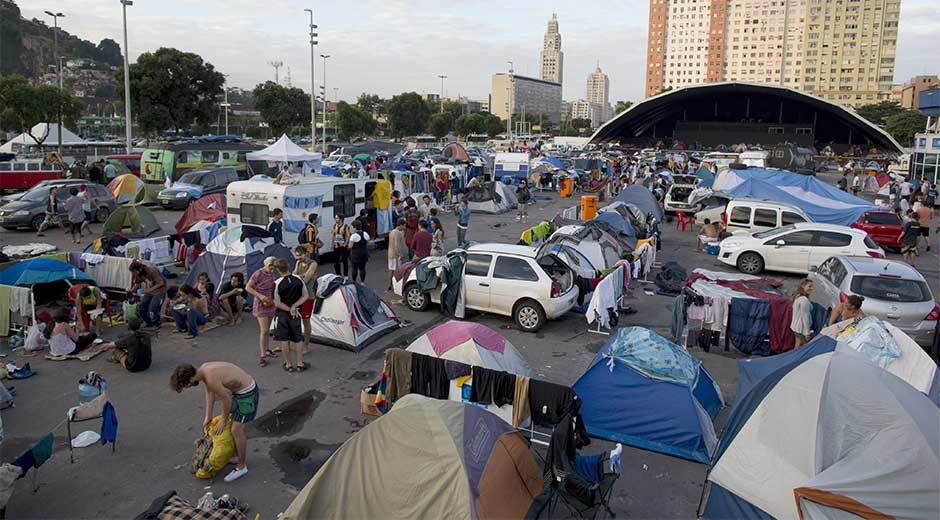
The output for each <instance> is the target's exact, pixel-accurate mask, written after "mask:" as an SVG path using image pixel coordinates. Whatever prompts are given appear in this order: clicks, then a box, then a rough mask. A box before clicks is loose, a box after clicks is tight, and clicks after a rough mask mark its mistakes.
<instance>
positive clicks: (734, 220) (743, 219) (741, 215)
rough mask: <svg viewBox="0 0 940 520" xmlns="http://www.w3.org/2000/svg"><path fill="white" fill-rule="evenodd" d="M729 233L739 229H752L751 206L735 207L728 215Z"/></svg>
mask: <svg viewBox="0 0 940 520" xmlns="http://www.w3.org/2000/svg"><path fill="white" fill-rule="evenodd" d="M727 227H728V232H729V233H733V232H734V231H735V230H737V229H751V208H750V207H749V206H734V207H732V208H731V214H730V215H728V226H727Z"/></svg>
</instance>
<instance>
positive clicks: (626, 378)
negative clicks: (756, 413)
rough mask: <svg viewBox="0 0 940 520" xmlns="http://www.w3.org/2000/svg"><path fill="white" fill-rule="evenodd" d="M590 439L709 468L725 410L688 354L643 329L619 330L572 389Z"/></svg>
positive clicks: (712, 383) (717, 393) (707, 377)
mask: <svg viewBox="0 0 940 520" xmlns="http://www.w3.org/2000/svg"><path fill="white" fill-rule="evenodd" d="M573 388H574V390H575V392H577V394H578V395H579V396H581V399H582V400H583V404H582V405H581V415H582V417H584V425H585V427H586V428H587V431H588V435H590V436H592V437H597V438H600V439H607V440H610V441H614V442H622V443H624V444H628V445H630V446H635V447H637V448H640V449H645V450H649V451H654V452H658V453H664V454H666V455H672V456H675V457H681V458H684V459H688V460H692V461H695V462H701V463H708V461H709V460H710V457H711V455H712V454H713V453H714V451H715V448H716V446H717V444H718V438H717V436H716V435H715V429H714V425H713V424H712V418H713V417H714V416H715V414H717V413H718V410H719V409H721V407H722V405H723V400H722V397H721V391H720V390H719V389H718V386H717V385H716V384H715V381H714V379H713V378H712V377H711V375H710V374H709V373H708V371H707V370H705V367H703V366H702V363H701V362H700V361H698V360H697V359H695V358H694V357H692V355H691V354H689V353H688V351H687V350H686V349H684V348H683V347H680V346H679V345H676V344H674V343H672V342H670V341H669V340H667V339H665V338H663V337H662V336H660V335H658V334H656V333H655V332H653V331H651V330H649V329H645V328H642V327H626V328H620V329H617V331H616V332H615V333H613V334H611V336H610V339H609V340H608V341H607V343H606V344H605V345H604V347H603V348H601V350H600V351H599V352H598V353H597V356H596V357H595V358H594V362H593V363H592V364H591V367H590V368H588V370H587V371H586V372H585V373H584V374H583V375H582V376H581V377H580V378H579V379H578V381H577V382H576V383H575V384H574V387H573Z"/></svg>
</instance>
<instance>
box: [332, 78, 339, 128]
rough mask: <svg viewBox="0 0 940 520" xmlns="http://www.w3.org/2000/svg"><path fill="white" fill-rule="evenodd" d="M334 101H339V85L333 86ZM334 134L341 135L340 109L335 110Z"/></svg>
mask: <svg viewBox="0 0 940 520" xmlns="http://www.w3.org/2000/svg"><path fill="white" fill-rule="evenodd" d="M333 102H334V103H339V87H333ZM333 135H334V136H337V138H338V137H339V110H334V111H333Z"/></svg>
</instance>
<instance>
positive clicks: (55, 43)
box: [46, 11, 65, 161]
mask: <svg viewBox="0 0 940 520" xmlns="http://www.w3.org/2000/svg"><path fill="white" fill-rule="evenodd" d="M46 14H47V15H49V16H51V17H52V25H53V29H52V52H53V54H55V63H56V70H55V77H56V79H57V80H59V90H62V91H63V92H64V91H65V83H64V82H63V81H62V58H61V57H59V18H65V15H64V14H62V13H53V12H52V11H46ZM56 112H57V113H58V116H59V117H58V119H59V121H58V125H57V126H58V129H57V132H58V150H59V160H60V161H61V160H62V103H59V109H58V110H57V111H56Z"/></svg>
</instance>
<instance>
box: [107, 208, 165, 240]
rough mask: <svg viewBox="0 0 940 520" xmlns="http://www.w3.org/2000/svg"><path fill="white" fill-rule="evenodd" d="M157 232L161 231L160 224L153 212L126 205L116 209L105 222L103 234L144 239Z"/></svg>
mask: <svg viewBox="0 0 940 520" xmlns="http://www.w3.org/2000/svg"><path fill="white" fill-rule="evenodd" d="M157 231H160V224H159V223H158V222H157V217H155V216H154V215H153V212H152V211H150V210H149V209H147V208H145V207H143V206H141V205H140V204H125V205H123V206H118V207H116V208H114V212H113V213H111V215H110V216H109V217H108V220H106V221H105V223H104V229H103V230H102V232H101V234H102V235H105V236H107V235H116V234H121V235H124V236H126V237H127V238H144V237H149V236H150V235H152V234H154V233H156V232H157Z"/></svg>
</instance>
